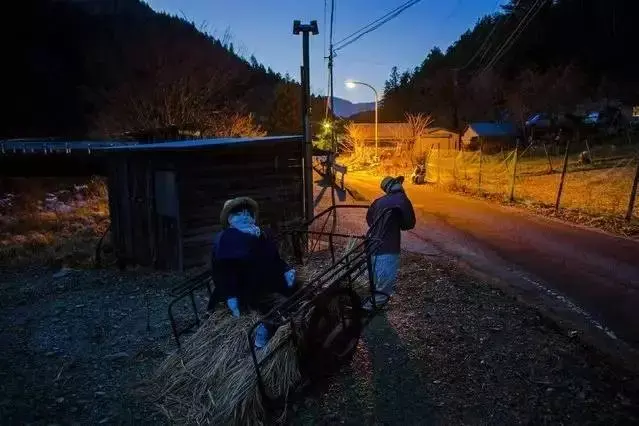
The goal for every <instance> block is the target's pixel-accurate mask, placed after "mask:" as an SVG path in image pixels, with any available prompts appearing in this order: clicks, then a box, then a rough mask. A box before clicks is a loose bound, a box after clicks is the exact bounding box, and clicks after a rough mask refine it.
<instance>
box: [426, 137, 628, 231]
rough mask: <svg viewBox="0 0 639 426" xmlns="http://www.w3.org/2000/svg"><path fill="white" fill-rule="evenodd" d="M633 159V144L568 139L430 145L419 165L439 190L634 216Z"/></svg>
mask: <svg viewBox="0 0 639 426" xmlns="http://www.w3.org/2000/svg"><path fill="white" fill-rule="evenodd" d="M562 151H563V153H562ZM638 158H639V150H638V149H637V147H636V146H633V145H626V146H623V147H617V146H614V145H606V146H598V147H594V148H591V147H590V146H589V145H588V144H587V143H579V144H577V143H573V144H570V143H568V144H567V146H566V145H564V146H559V145H555V146H552V147H549V146H533V145H530V146H528V147H524V146H522V147H518V148H517V149H512V150H508V151H500V152H499V153H497V154H495V153H492V154H488V153H485V152H484V150H483V149H479V150H477V151H472V152H468V151H456V150H443V149H438V148H437V147H433V148H432V149H431V150H430V152H429V153H428V155H427V156H426V158H425V161H424V164H425V166H426V181H427V182H429V183H432V184H436V185H437V186H439V187H442V188H443V189H447V190H452V191H461V192H467V193H475V194H482V195H492V196H499V197H504V198H505V199H507V200H517V201H523V202H532V203H538V204H542V205H546V206H555V207H556V208H557V209H560V208H571V209H578V210H580V211H584V212H586V213H589V214H595V215H614V216H622V217H626V218H627V219H630V218H633V217H634V218H638V217H639V212H638V211H637V210H638V209H637V206H636V204H637V200H636V198H635V199H634V200H632V199H633V196H632V193H633V187H634V188H635V192H636V186H637V183H636V180H637V176H638V175H637V174H638V173H639V166H638V164H637V163H638V161H637V159H638Z"/></svg>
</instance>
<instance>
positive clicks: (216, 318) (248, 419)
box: [152, 313, 300, 425]
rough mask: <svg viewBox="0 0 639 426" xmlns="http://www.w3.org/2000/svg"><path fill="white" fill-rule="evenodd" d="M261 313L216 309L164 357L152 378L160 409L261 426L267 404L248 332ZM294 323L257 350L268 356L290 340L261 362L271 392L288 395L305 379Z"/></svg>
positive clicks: (176, 418) (175, 419)
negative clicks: (179, 348)
mask: <svg viewBox="0 0 639 426" xmlns="http://www.w3.org/2000/svg"><path fill="white" fill-rule="evenodd" d="M257 319H258V316H257V315H256V314H245V315H243V316H241V317H240V318H233V317H231V316H229V315H228V314H226V313H216V314H215V315H213V316H212V317H211V318H210V319H208V320H207V321H206V322H205V323H204V324H202V326H200V328H199V329H198V330H197V332H196V333H195V334H193V335H192V336H191V337H190V338H189V339H188V340H187V341H185V342H184V344H183V346H182V351H180V352H177V353H175V354H173V355H171V356H169V358H167V359H166V360H165V362H164V363H163V364H162V365H161V366H160V368H159V369H158V371H157V373H156V376H155V377H154V380H153V386H152V392H153V396H154V398H156V404H157V406H158V408H159V409H160V410H161V411H162V412H163V413H164V414H165V415H166V416H167V418H168V419H169V421H170V422H172V423H178V424H215V425H233V424H242V425H259V424H263V419H264V416H265V407H264V402H265V401H263V398H262V395H261V394H260V391H259V389H258V385H257V377H256V374H255V368H254V366H253V361H252V358H251V354H250V349H249V342H248V339H247V336H246V332H247V331H248V330H249V327H250V326H251V325H252V324H254V323H255V321H257ZM290 333H291V330H290V326H288V325H284V326H282V327H280V328H279V329H278V330H277V332H276V333H275V335H274V336H273V337H272V338H271V340H270V341H269V343H268V345H267V346H266V347H264V348H262V349H260V350H259V351H258V359H264V357H265V356H266V355H268V354H269V353H270V352H271V351H272V350H273V348H275V347H277V346H279V345H280V344H281V343H282V342H283V340H288V341H287V343H285V344H284V346H283V347H281V348H280V349H278V350H277V353H275V354H274V355H273V356H272V357H270V358H269V359H268V360H267V361H266V362H265V363H264V365H263V366H262V370H261V371H262V378H263V380H264V384H265V386H266V390H267V392H268V394H269V395H271V396H284V397H286V396H288V393H289V391H291V388H292V387H293V386H294V385H295V384H296V383H297V382H298V380H299V379H300V371H299V367H298V364H297V354H296V350H295V347H294V346H293V342H292V341H291V340H290V339H289V337H290Z"/></svg>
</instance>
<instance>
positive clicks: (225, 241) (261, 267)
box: [212, 228, 290, 307]
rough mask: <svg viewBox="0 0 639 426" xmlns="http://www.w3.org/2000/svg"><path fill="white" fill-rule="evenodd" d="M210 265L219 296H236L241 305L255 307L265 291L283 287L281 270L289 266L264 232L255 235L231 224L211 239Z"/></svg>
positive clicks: (282, 272)
mask: <svg viewBox="0 0 639 426" xmlns="http://www.w3.org/2000/svg"><path fill="white" fill-rule="evenodd" d="M212 267H213V281H214V282H215V288H216V292H217V291H219V292H220V293H219V296H220V297H221V298H223V300H226V299H228V298H231V297H237V298H238V299H239V301H240V305H241V306H243V307H247V306H250V307H255V306H256V304H259V303H260V301H261V300H262V299H263V298H264V297H265V296H266V295H268V294H270V293H280V292H285V291H286V289H287V285H286V280H285V278H284V273H285V272H286V271H288V270H289V269H290V268H289V266H288V265H287V264H286V262H284V261H283V260H282V258H281V257H280V254H279V252H278V249H277V245H276V244H275V241H274V240H273V238H272V237H271V236H270V235H268V234H266V233H265V232H262V235H261V236H260V237H255V236H252V235H249V234H246V233H243V232H240V231H238V230H237V229H234V228H228V229H224V230H223V231H220V232H219V233H218V234H217V235H216V236H215V239H214V242H213V259H212Z"/></svg>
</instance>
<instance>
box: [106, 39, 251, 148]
mask: <svg viewBox="0 0 639 426" xmlns="http://www.w3.org/2000/svg"><path fill="white" fill-rule="evenodd" d="M200 41H201V43H203V44H204V43H206V44H207V46H206V49H203V48H202V46H201V45H199V44H197V43H193V41H191V42H190V43H184V42H183V40H181V39H180V38H175V39H167V37H164V36H163V35H162V33H157V32H153V31H152V32H150V34H149V35H148V37H147V38H146V39H142V41H141V42H140V43H139V44H136V45H135V46H129V49H128V50H127V51H126V52H124V56H125V59H124V62H126V63H128V64H130V66H129V67H128V68H127V72H126V73H125V74H124V75H121V76H120V78H119V79H118V80H119V84H117V85H116V87H115V88H111V89H109V90H105V91H104V92H103V93H101V94H100V95H102V96H103V97H104V99H105V101H106V107H105V108H104V109H103V110H102V111H101V112H100V114H99V116H98V117H97V119H96V120H95V121H96V127H97V130H98V132H99V133H102V134H114V133H121V132H123V131H128V130H140V129H153V128H162V127H169V126H178V127H182V128H185V127H188V128H196V129H197V130H199V131H200V132H201V133H202V134H203V135H214V134H215V133H216V128H217V127H218V126H220V125H222V124H217V123H216V120H217V119H218V118H220V119H225V118H224V115H223V114H221V113H222V112H223V113H226V112H227V111H230V112H234V111H238V108H237V106H236V105H231V104H229V101H228V99H233V98H236V97H237V96H234V94H232V93H231V92H232V90H234V89H233V88H236V87H237V88H238V90H239V88H240V87H243V85H244V83H246V81H247V79H248V78H249V76H248V74H247V72H246V70H245V69H243V68H242V67H241V65H238V62H239V61H236V60H234V58H232V57H231V56H230V55H229V54H228V52H225V51H224V49H223V48H222V46H221V45H217V48H218V54H216V55H210V54H207V55H203V54H202V52H203V51H207V52H210V50H211V49H210V48H211V46H210V43H211V42H210V40H208V39H206V38H204V37H203V38H202V40H200ZM231 116H232V114H231Z"/></svg>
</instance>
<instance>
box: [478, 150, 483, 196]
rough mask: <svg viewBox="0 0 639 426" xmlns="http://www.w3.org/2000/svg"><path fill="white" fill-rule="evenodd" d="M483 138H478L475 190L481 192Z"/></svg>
mask: <svg viewBox="0 0 639 426" xmlns="http://www.w3.org/2000/svg"><path fill="white" fill-rule="evenodd" d="M483 151H484V138H480V139H479V177H478V180H477V192H480V193H481V166H482V163H483Z"/></svg>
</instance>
